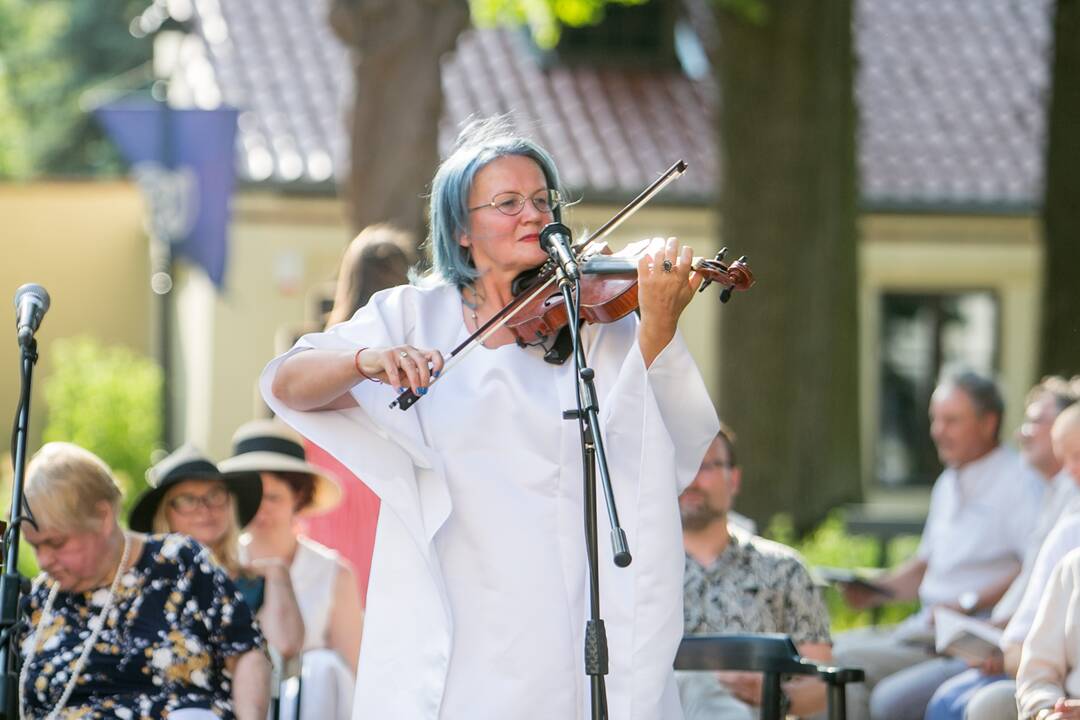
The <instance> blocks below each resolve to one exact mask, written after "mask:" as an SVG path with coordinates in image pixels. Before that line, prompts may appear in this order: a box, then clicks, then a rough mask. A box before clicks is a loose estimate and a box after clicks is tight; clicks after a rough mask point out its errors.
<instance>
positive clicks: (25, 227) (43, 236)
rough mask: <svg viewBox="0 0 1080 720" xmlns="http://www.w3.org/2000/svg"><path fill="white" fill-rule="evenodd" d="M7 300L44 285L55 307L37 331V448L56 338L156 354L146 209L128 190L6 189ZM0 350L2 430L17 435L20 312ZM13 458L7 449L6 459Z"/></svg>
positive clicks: (3, 283)
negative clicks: (13, 425) (13, 429)
mask: <svg viewBox="0 0 1080 720" xmlns="http://www.w3.org/2000/svg"><path fill="white" fill-rule="evenodd" d="M0 218H3V230H2V231H0V249H2V253H3V261H2V262H0V298H14V296H15V291H16V289H17V288H18V287H19V286H20V285H23V284H24V283H28V282H36V283H38V284H40V285H42V286H44V287H45V289H46V290H48V291H49V295H50V297H51V307H50V309H49V311H48V314H47V315H46V316H45V319H44V321H43V322H42V325H41V329H40V330H39V332H38V343H39V344H38V353H39V356H40V361H39V363H38V366H37V369H36V370H35V375H34V395H33V398H32V399H31V415H30V420H31V424H30V427H31V433H30V443H29V446H30V449H31V450H33V449H35V448H36V447H37V446H38V445H39V444H40V442H41V428H42V426H43V421H44V418H45V410H46V407H45V405H44V403H43V402H41V398H42V394H41V391H42V387H43V385H44V383H45V382H47V380H48V376H49V373H50V372H51V369H52V367H53V366H52V364H51V360H52V356H51V354H50V348H51V346H52V343H53V341H54V340H56V339H58V338H65V337H70V336H75V335H90V336H93V337H95V338H97V339H98V340H100V341H102V342H104V343H106V344H119V345H125V346H127V347H129V348H131V349H133V350H135V351H137V352H139V353H143V354H146V355H151V354H152V336H151V332H152V330H151V318H152V316H153V312H152V307H153V295H152V294H151V292H150V289H149V285H150V284H149V260H148V252H147V239H146V235H145V233H144V232H143V228H142V202H141V200H140V198H139V195H138V191H137V190H136V189H135V188H134V186H133V185H131V184H130V183H127V182H40V183H32V184H0ZM3 302H4V303H6V305H5V306H6V307H7V308H8V310H7V312H8V316H7V317H8V318H9V320H8V322H6V323H3V324H0V327H4V328H6V333H5V335H6V338H4V339H3V340H2V342H0V424H2V425H3V426H4V427H10V425H9V422H10V420H11V419H12V418H13V417H14V414H15V405H16V403H17V402H18V394H19V382H20V380H19V377H20V374H19V364H20V355H19V350H18V345H17V343H16V338H15V328H14V326H13V325H14V322H13V321H12V320H10V318H14V312H15V311H14V307H13V305H12V304H11V300H3ZM6 452H7V450H6V446H5V449H4V450H0V455H3V454H5V453H6Z"/></svg>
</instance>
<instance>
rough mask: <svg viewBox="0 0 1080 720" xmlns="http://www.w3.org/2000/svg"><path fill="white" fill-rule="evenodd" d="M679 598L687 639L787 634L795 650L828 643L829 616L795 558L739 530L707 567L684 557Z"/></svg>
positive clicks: (794, 554)
mask: <svg viewBox="0 0 1080 720" xmlns="http://www.w3.org/2000/svg"><path fill="white" fill-rule="evenodd" d="M683 599H684V601H685V602H684V610H683V613H684V621H685V623H684V631H685V633H686V634H687V635H691V634H701V633H786V634H787V635H790V636H791V639H792V641H794V643H795V644H796V645H802V644H804V643H828V642H830V638H829V614H828V611H827V610H826V609H825V604H824V602H823V601H822V599H821V593H820V592H819V590H818V588H817V586H816V585H815V584H814V581H813V580H812V579H811V577H810V573H809V572H807V570H806V567H805V566H804V565H803V561H802V558H801V557H800V556H799V554H798V553H797V552H795V551H794V550H792V549H791V548H789V547H787V546H785V545H781V544H779V543H775V542H772V541H771V540H766V539H764V538H761V537H758V536H756V535H749V534H746V533H744V532H742V531H740V530H738V529H732V530H731V542H730V544H729V545H728V546H727V548H726V549H725V550H724V552H723V553H722V554H721V555H720V557H718V558H717V559H716V562H714V563H713V564H712V565H710V566H709V567H707V568H705V567H702V566H701V565H699V564H698V563H697V561H696V560H694V559H693V558H692V557H690V556H689V555H687V556H686V574H685V577H684V580H683Z"/></svg>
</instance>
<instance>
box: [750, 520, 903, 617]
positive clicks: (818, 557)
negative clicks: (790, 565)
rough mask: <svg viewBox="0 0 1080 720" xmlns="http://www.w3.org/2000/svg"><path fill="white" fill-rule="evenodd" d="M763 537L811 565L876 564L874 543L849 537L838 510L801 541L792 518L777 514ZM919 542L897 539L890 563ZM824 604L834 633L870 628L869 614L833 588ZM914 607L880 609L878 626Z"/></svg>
mask: <svg viewBox="0 0 1080 720" xmlns="http://www.w3.org/2000/svg"><path fill="white" fill-rule="evenodd" d="M765 536H766V537H768V538H770V539H772V540H776V541H777V542H781V543H784V544H785V545H790V546H791V547H793V548H795V549H796V550H798V551H799V552H800V553H801V554H802V556H803V557H804V558H806V562H807V563H808V564H809V565H810V566H811V567H813V566H817V565H825V566H829V567H842V568H872V567H874V566H875V565H876V564H877V559H878V545H877V541H876V540H875V539H874V538H872V537H870V536H868V535H849V534H847V532H846V531H845V528H844V517H843V513H842V512H840V511H836V512H833V513H831V514H830V515H829V517H828V518H826V519H825V521H824V522H822V523H821V524H820V525H818V526H817V528H815V529H814V530H813V531H812V532H810V533H807V534H806V535H805V536H803V537H802V538H801V539H800V538H797V537H796V535H795V530H794V526H793V524H792V521H791V517H790V516H788V515H783V514H782V515H778V516H776V518H774V519H773V521H772V522H771V523H770V524H769V527H768V528H767V529H766V531H765ZM918 542H919V539H918V538H916V537H899V538H896V539H895V540H894V541H893V542H892V543H891V544H890V546H889V558H890V559H891V561H892V562H893V563H898V562H901V561H903V560H905V559H907V558H909V557H911V556H912V555H913V554H914V553H915V549H916V548H917V547H918ZM825 602H826V604H827V605H828V608H829V617H830V618H831V619H832V630H833V632H834V633H837V632H841V631H843V630H848V629H850V628H853V627H859V626H862V625H869V624H870V623H871V620H872V617H873V615H872V613H871V612H870V611H868V610H865V611H858V610H852V609H851V608H850V607H848V606H847V604H845V603H844V601H843V599H842V598H841V597H840V593H839V592H837V590H836V588H834V587H831V586H830V587H828V588H826V590H825ZM916 608H917V603H914V602H903V603H893V604H890V605H887V606H885V607H884V608H882V610H881V614H880V616H879V618H878V622H879V623H884V624H889V623H894V622H899V621H900V620H902V619H904V618H905V617H907V616H908V615H910V614H911V613H912V612H914V611H915V610H916Z"/></svg>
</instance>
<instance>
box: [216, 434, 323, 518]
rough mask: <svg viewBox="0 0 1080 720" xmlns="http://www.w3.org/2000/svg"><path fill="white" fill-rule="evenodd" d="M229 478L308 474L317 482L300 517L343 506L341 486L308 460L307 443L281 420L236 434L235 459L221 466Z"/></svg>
mask: <svg viewBox="0 0 1080 720" xmlns="http://www.w3.org/2000/svg"><path fill="white" fill-rule="evenodd" d="M218 469H220V470H221V472H222V474H223V475H225V476H226V477H231V476H232V475H234V474H244V473H252V472H255V473H261V472H270V473H287V472H294V473H304V474H307V475H311V476H312V478H313V479H314V481H315V487H314V491H313V492H312V495H311V502H309V503H308V504H307V505H305V506H304V507H302V508H300V510H299V513H298V514H300V515H318V514H319V513H324V512H326V511H328V510H332V509H333V508H335V507H337V505H338V503H340V502H341V485H339V484H338V481H337V480H336V479H335V478H334V477H333V476H331V475H330V474H329V473H327V471H326V470H325V469H323V468H320V467H317V466H315V465H312V464H311V463H309V462H308V461H307V460H306V454H305V453H304V441H303V440H302V439H301V437H300V436H299V435H298V434H297V433H295V432H294V431H293V430H292V429H291V428H289V427H288V426H287V425H285V424H284V423H282V422H281V421H280V420H252V421H251V422H249V423H245V424H244V425H241V426H240V427H239V428H238V429H237V431H236V433H235V434H233V455H232V457H230V458H226V459H225V460H222V461H221V462H219V463H218Z"/></svg>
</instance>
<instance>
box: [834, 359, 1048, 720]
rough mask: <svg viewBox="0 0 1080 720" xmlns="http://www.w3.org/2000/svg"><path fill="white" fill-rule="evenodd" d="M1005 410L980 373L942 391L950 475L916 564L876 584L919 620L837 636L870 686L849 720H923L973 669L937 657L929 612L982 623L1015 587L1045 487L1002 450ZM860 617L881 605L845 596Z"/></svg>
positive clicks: (936, 411)
mask: <svg viewBox="0 0 1080 720" xmlns="http://www.w3.org/2000/svg"><path fill="white" fill-rule="evenodd" d="M1003 410H1004V404H1003V402H1002V399H1001V396H1000V394H999V393H998V390H997V388H996V387H995V386H994V383H993V382H992V381H990V380H988V379H986V378H983V377H980V376H978V375H976V374H974V373H962V374H959V375H956V376H954V377H951V378H949V379H947V380H945V381H944V382H942V383H941V384H940V385H939V386H938V387H937V388H936V389H935V390H934V393H933V396H932V397H931V401H930V433H931V436H932V439H933V441H934V444H935V445H936V447H937V451H938V457H939V459H940V460H941V462H942V463H943V464H944V465H945V470H944V471H943V472H942V474H941V476H940V477H939V478H938V480H937V482H936V483H935V485H934V489H933V491H932V493H931V497H930V511H929V515H928V517H927V520H926V528H925V530H924V532H923V536H922V541H921V543H920V544H919V549H918V551H917V552H916V555H915V557H914V558H912V559H911V560H909V561H907V562H906V563H904V564H902V565H901V566H900V567H898V568H896V569H894V570H892V571H891V572H889V573H886V574H885V575H884V576H883V577H882V578H881V579H880V580H879V581H878V582H879V583H880V584H881V585H884V586H885V587H886V588H888V589H889V590H890V591H891V592H892V596H891V597H892V598H893V599H896V600H913V599H916V598H918V599H919V601H920V602H921V604H922V608H921V610H920V611H919V612H918V613H917V614H916V615H914V616H912V617H910V618H908V619H907V620H905V621H904V622H903V623H901V624H900V625H898V626H896V627H892V628H863V629H860V630H854V631H851V632H848V633H844V634H842V635H839V636H837V638H836V645H835V654H836V658H837V663H838V664H840V665H844V666H850V667H861V668H863V670H865V672H866V683H865V684H853V685H850V686H849V687H848V717H849V718H850V719H851V720H865V719H866V718H867V717H870V718H873V720H907V719H908V718H910V719H912V720H921V719H922V717H923V715H924V713H925V711H926V707H927V704H928V702H929V701H930V697H931V696H932V695H933V693H934V691H935V690H936V689H937V688H938V687H939V686H940V685H941V684H942V683H943V682H944V681H945V680H947V679H949V678H950V677H952V676H954V675H957V674H959V673H961V672H963V671H964V670H965V669H966V668H967V665H966V664H965V663H964V662H963V661H960V660H957V659H954V658H949V657H936V656H935V653H934V650H933V627H932V625H933V621H932V617H933V610H934V608H935V607H938V606H944V607H948V608H951V609H954V610H957V611H960V612H965V613H968V614H977V615H985V614H986V613H988V612H989V610H990V608H992V607H993V606H994V605H995V604H996V603H997V602H998V601H999V600H1000V599H1001V598H1002V596H1003V595H1004V594H1005V591H1006V590H1007V589H1008V587H1009V585H1010V584H1011V583H1012V581H1013V580H1014V579H1015V578H1016V576H1017V575H1018V573H1019V570H1020V567H1021V559H1022V558H1023V556H1024V553H1025V552H1026V551H1027V548H1028V538H1029V536H1030V534H1031V532H1032V527H1033V525H1034V523H1035V518H1036V517H1037V515H1038V512H1039V501H1040V499H1041V495H1042V491H1043V487H1044V485H1045V483H1043V482H1041V481H1039V480H1038V479H1037V478H1036V477H1035V476H1034V471H1032V470H1031V469H1030V468H1028V467H1027V466H1026V465H1025V464H1024V463H1022V462H1021V460H1020V457H1019V456H1018V455H1017V453H1015V452H1013V451H1012V450H1009V449H1007V448H1005V447H1002V446H1001V445H1000V444H999V442H998V435H999V431H1000V426H1001V418H1002V413H1003ZM843 592H844V597H845V598H846V599H847V601H848V603H849V604H851V605H852V606H853V607H856V608H869V607H874V606H876V605H879V604H881V603H882V601H883V600H884V599H885V598H883V597H882V596H881V595H879V594H875V593H872V592H870V591H867V590H865V589H863V588H860V587H857V586H845V587H843Z"/></svg>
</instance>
